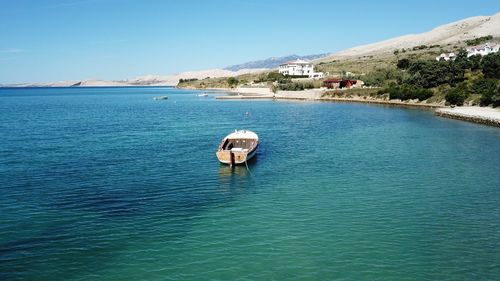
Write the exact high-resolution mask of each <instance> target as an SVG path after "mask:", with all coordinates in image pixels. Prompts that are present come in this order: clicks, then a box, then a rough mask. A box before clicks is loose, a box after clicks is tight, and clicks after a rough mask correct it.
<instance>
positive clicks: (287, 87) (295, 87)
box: [278, 82, 314, 91]
mask: <svg viewBox="0 0 500 281" xmlns="http://www.w3.org/2000/svg"><path fill="white" fill-rule="evenodd" d="M313 88H314V84H313V83H311V82H306V83H299V82H290V83H283V84H278V90H281V91H302V90H307V89H313Z"/></svg>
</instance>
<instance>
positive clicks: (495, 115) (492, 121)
mask: <svg viewBox="0 0 500 281" xmlns="http://www.w3.org/2000/svg"><path fill="white" fill-rule="evenodd" d="M223 90H226V91H227V90H228V89H223ZM259 92H260V93H256V91H254V92H253V93H252V90H251V88H240V89H232V90H231V91H230V94H229V95H226V96H218V97H216V99H220V100H257V99H259V100H261V99H273V100H302V101H326V102H328V101H329V102H344V103H368V104H378V105H388V106H397V107H412V108H421V109H432V110H434V114H435V115H437V116H440V117H445V118H451V119H457V120H462V121H467V122H473V123H478V124H483V125H489V126H494V127H500V109H495V108H491V107H479V106H466V107H455V108H451V107H446V106H445V105H444V102H442V103H427V102H418V101H401V100H387V99H377V98H374V97H369V96H351V97H346V98H341V97H324V96H323V94H324V93H325V92H326V91H324V90H305V91H295V92H294V91H278V92H277V93H272V92H271V91H270V90H267V91H263V90H261V91H259Z"/></svg>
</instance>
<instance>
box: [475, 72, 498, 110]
mask: <svg viewBox="0 0 500 281" xmlns="http://www.w3.org/2000/svg"><path fill="white" fill-rule="evenodd" d="M471 88H472V91H473V92H474V93H476V94H480V95H481V98H480V105H481V106H487V105H490V104H493V106H494V107H496V106H499V105H500V94H499V88H500V83H499V82H498V80H494V79H479V80H476V81H475V82H474V84H472V87H471Z"/></svg>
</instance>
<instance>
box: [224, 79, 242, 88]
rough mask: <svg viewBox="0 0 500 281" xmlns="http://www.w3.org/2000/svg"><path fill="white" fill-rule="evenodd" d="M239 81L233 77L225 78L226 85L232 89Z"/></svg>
mask: <svg viewBox="0 0 500 281" xmlns="http://www.w3.org/2000/svg"><path fill="white" fill-rule="evenodd" d="M239 82H240V81H239V80H238V79H237V78H235V77H229V78H227V84H229V87H231V88H234V87H236V86H237V85H238V83H239Z"/></svg>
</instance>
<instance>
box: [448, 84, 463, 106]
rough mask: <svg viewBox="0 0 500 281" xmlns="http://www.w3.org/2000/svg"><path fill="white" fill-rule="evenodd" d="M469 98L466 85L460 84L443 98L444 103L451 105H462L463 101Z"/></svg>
mask: <svg viewBox="0 0 500 281" xmlns="http://www.w3.org/2000/svg"><path fill="white" fill-rule="evenodd" d="M468 97H469V89H468V87H467V85H466V84H464V83H462V84H460V85H458V86H457V87H455V88H452V89H451V90H450V91H449V92H448V93H447V94H446V96H445V99H446V102H448V103H450V104H453V105H463V104H464V101H465V100H466V99H467V98H468Z"/></svg>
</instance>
